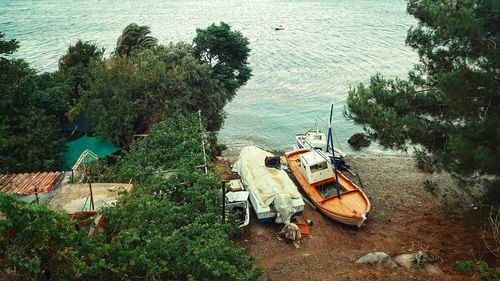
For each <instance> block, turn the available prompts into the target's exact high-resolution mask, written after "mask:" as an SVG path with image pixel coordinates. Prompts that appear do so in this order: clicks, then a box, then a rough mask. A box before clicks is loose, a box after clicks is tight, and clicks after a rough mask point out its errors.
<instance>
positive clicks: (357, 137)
mask: <svg viewBox="0 0 500 281" xmlns="http://www.w3.org/2000/svg"><path fill="white" fill-rule="evenodd" d="M347 142H348V143H349V144H350V145H352V146H353V147H354V148H361V147H367V146H369V145H370V140H369V139H368V138H367V137H366V136H365V135H364V134H361V133H357V134H354V135H352V136H351V137H350V138H349V140H348V141H347Z"/></svg>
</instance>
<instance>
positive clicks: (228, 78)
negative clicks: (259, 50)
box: [193, 22, 252, 101]
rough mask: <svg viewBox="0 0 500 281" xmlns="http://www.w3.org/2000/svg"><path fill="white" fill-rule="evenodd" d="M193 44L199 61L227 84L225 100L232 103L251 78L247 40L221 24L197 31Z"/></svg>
mask: <svg viewBox="0 0 500 281" xmlns="http://www.w3.org/2000/svg"><path fill="white" fill-rule="evenodd" d="M193 43H194V54H195V56H196V58H198V59H199V60H201V61H203V62H205V63H208V64H209V65H210V66H212V73H213V75H214V78H216V79H218V80H219V81H220V82H222V83H223V84H224V87H225V88H226V90H227V97H226V99H227V100H228V101H230V100H231V99H232V98H233V97H234V96H235V95H236V91H237V90H238V89H239V88H240V87H241V86H243V85H245V83H246V82H247V81H248V79H250V77H251V76H252V71H251V68H250V67H249V66H248V61H247V60H248V55H249V53H250V48H249V47H248V45H249V42H248V38H246V37H244V36H243V35H242V34H241V32H239V31H232V30H231V27H230V26H229V25H228V24H226V23H224V22H221V23H220V25H215V24H212V25H210V26H209V27H208V28H206V29H196V37H195V38H194V39H193Z"/></svg>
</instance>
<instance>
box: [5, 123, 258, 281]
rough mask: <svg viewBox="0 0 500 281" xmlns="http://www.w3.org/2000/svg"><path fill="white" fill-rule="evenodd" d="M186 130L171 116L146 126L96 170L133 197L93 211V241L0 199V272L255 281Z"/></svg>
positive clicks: (45, 213) (61, 221) (63, 222)
mask: <svg viewBox="0 0 500 281" xmlns="http://www.w3.org/2000/svg"><path fill="white" fill-rule="evenodd" d="M196 121H197V116H196V115H195V114H192V115H187V116H183V115H176V116H175V117H173V118H172V119H170V120H168V121H166V122H160V123H158V124H156V125H155V126H153V128H152V129H151V131H150V134H149V136H148V137H146V138H144V139H140V140H137V141H135V142H134V143H133V145H132V146H131V147H130V151H129V152H128V153H126V154H125V155H124V156H123V157H122V158H120V159H118V161H117V162H118V163H117V165H116V166H110V167H105V169H106V171H104V173H103V171H102V170H101V175H100V179H106V180H119V179H126V181H129V180H130V179H132V180H133V182H134V191H133V193H132V194H128V195H127V194H123V195H122V197H121V199H120V200H119V204H117V205H116V206H112V207H108V208H105V209H104V210H103V211H102V213H101V214H102V215H103V216H104V217H105V218H106V221H107V226H106V227H105V229H103V230H102V231H100V232H99V233H98V234H97V235H96V236H93V237H87V235H86V233H87V232H86V231H82V232H79V231H76V229H75V228H73V227H72V225H71V223H70V222H69V219H68V218H67V217H64V215H62V214H59V213H54V212H52V211H49V210H48V209H47V208H46V207H42V206H39V205H36V204H26V203H19V202H16V201H14V199H13V198H11V197H4V196H2V195H1V194H0V214H2V218H3V219H1V220H0V254H1V255H0V270H2V271H3V272H11V273H12V278H13V279H18V280H258V278H259V276H260V274H261V272H260V270H254V269H253V268H252V261H251V260H249V259H247V258H246V257H245V255H244V251H243V250H242V249H239V248H236V247H235V246H234V245H233V243H232V242H231V240H230V237H229V235H228V233H229V228H230V226H229V225H227V224H226V223H223V222H222V221H221V219H220V213H221V205H220V204H221V202H220V194H219V191H218V190H219V187H220V184H219V179H218V177H217V175H215V174H213V173H212V172H210V173H209V174H208V175H205V174H204V171H203V170H202V169H199V168H196V166H197V165H199V164H200V163H202V157H203V153H202V149H201V147H200V142H201V137H200V136H201V132H202V131H203V129H202V128H200V127H199V126H192V124H193V123H194V122H196ZM100 167H101V168H102V167H103V166H100ZM167 169H168V170H170V172H169V173H167V171H166V170H167ZM105 177H106V178H105Z"/></svg>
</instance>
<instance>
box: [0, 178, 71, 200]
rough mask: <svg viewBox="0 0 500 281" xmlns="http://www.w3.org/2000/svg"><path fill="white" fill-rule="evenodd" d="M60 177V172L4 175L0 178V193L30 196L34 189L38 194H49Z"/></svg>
mask: <svg viewBox="0 0 500 281" xmlns="http://www.w3.org/2000/svg"><path fill="white" fill-rule="evenodd" d="M62 175H63V173H61V172H43V173H42V172H38V173H27V174H8V175H4V176H2V177H0V192H3V193H16V194H21V195H31V194H35V188H37V190H38V192H39V193H41V192H50V191H52V189H53V188H54V186H55V185H56V184H57V183H58V181H59V179H60V178H61V176H62Z"/></svg>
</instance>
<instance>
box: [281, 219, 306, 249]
mask: <svg viewBox="0 0 500 281" xmlns="http://www.w3.org/2000/svg"><path fill="white" fill-rule="evenodd" d="M279 234H283V235H284V236H285V238H287V239H289V240H292V243H293V246H295V248H297V249H298V248H300V238H301V237H302V235H301V234H300V229H299V227H298V226H297V225H296V224H294V223H285V226H284V227H283V229H282V230H281V231H280V233H279Z"/></svg>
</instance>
